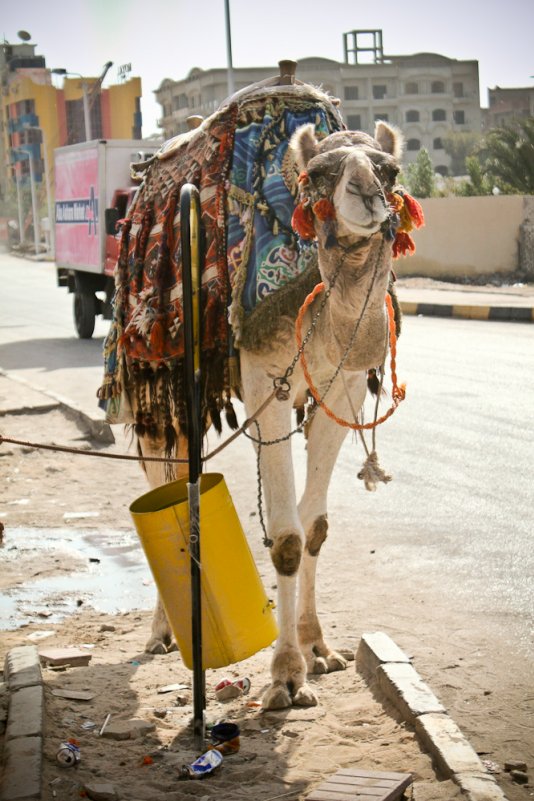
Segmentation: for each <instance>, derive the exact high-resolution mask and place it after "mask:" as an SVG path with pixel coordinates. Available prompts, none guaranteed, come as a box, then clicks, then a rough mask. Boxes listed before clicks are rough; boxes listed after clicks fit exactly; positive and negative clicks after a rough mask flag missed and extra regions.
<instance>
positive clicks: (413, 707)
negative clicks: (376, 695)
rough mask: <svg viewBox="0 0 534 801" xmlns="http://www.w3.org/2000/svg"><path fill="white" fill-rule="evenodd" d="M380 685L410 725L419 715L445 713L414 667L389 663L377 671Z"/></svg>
mask: <svg viewBox="0 0 534 801" xmlns="http://www.w3.org/2000/svg"><path fill="white" fill-rule="evenodd" d="M376 676H377V678H378V684H379V686H380V688H381V690H382V691H383V692H384V694H385V695H386V696H387V697H388V698H389V700H390V701H392V702H393V703H394V704H395V706H396V707H397V709H398V710H399V711H400V712H401V714H402V715H403V716H404V718H405V719H406V720H407V721H408V722H409V723H412V724H413V723H415V720H416V718H418V717H419V715H424V714H429V713H432V712H445V707H444V706H442V704H441V703H440V702H439V701H438V699H437V698H436V696H435V695H434V693H433V692H432V690H431V689H430V687H428V686H427V685H426V684H425V683H424V681H422V679H421V678H420V676H419V675H418V673H417V671H416V670H415V669H414V667H413V665H410V664H404V663H391V662H390V663H387V664H384V665H381V666H380V667H379V668H378V669H377V671H376Z"/></svg>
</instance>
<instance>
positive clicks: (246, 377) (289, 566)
mask: <svg viewBox="0 0 534 801" xmlns="http://www.w3.org/2000/svg"><path fill="white" fill-rule="evenodd" d="M241 371H242V376H243V386H244V387H245V397H244V400H245V407H246V411H247V414H248V415H251V414H252V413H253V412H255V411H256V409H257V408H258V407H259V406H260V404H261V403H262V402H263V401H264V400H265V398H266V397H267V396H268V395H269V394H270V392H271V391H272V381H271V380H270V379H269V378H268V377H267V375H266V372H267V371H266V370H261V369H259V368H258V365H257V363H256V364H253V363H252V362H251V361H250V358H249V356H248V354H247V353H246V352H242V353H241ZM291 409H292V399H289V400H286V401H278V400H273V401H272V402H271V404H270V406H269V407H268V408H267V409H266V410H265V411H264V412H263V413H262V415H261V418H260V420H259V425H260V432H261V439H262V440H263V441H270V440H275V439H278V438H282V439H283V438H284V437H287V434H288V433H289V430H290V424H291ZM251 432H252V433H253V434H256V433H257V432H256V430H255V427H254V426H252V428H251ZM260 469H261V476H262V482H263V492H264V498H265V507H266V513H267V523H268V536H269V538H270V539H271V540H272V547H271V559H272V562H273V564H274V567H275V569H276V573H277V584H278V603H277V612H278V627H279V636H278V640H277V642H276V647H275V652H274V656H273V660H272V664H271V676H272V684H271V686H270V687H269V689H268V690H267V691H266V693H265V695H264V696H263V706H264V708H266V709H283V708H284V707H288V706H291V705H292V704H294V705H299V706H312V705H315V704H316V703H317V698H316V696H315V695H314V693H313V692H312V690H311V689H310V687H309V686H308V685H307V684H306V664H305V662H304V659H303V657H302V654H301V652H300V648H299V644H298V638H297V627H296V582H297V573H298V569H299V565H300V560H301V556H302V541H303V532H302V526H301V524H300V519H299V516H298V513H297V504H296V498H295V485H294V479H293V464H292V459H291V444H290V441H289V440H288V439H284V440H283V441H282V442H280V443H278V444H276V445H269V446H263V447H262V448H261V461H260Z"/></svg>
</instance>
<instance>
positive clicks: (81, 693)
mask: <svg viewBox="0 0 534 801" xmlns="http://www.w3.org/2000/svg"><path fill="white" fill-rule="evenodd" d="M52 695H55V696H56V697H57V698H68V699H69V700H70V701H92V700H93V698H94V697H95V694H94V693H92V692H90V691H89V690H61V689H59V690H52Z"/></svg>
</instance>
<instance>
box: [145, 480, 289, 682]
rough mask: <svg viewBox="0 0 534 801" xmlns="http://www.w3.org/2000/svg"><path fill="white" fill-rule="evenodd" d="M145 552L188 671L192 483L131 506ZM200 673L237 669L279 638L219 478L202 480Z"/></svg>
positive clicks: (170, 487) (156, 492) (180, 483)
mask: <svg viewBox="0 0 534 801" xmlns="http://www.w3.org/2000/svg"><path fill="white" fill-rule="evenodd" d="M130 514H131V516H132V518H133V521H134V524H135V527H136V529H137V533H138V535H139V538H140V540H141V544H142V546H143V549H144V551H145V554H146V557H147V560H148V563H149V565H150V569H151V571H152V574H153V576H154V580H155V582H156V585H157V588H158V590H159V593H160V596H161V599H162V601H163V605H164V606H165V610H166V612H167V617H168V619H169V623H170V625H171V628H172V631H173V633H174V636H175V637H176V642H177V643H178V646H179V648H180V652H181V654H182V658H183V660H184V663H185V664H186V666H187V667H188V668H190V669H192V667H193V659H192V645H191V561H190V556H189V547H188V543H189V504H188V500H187V480H186V479H180V480H179V481H173V482H171V483H169V484H164V485H163V486H162V487H158V488H157V489H155V490H151V491H150V492H147V493H146V494H145V495H142V496H141V497H140V498H138V499H137V500H136V501H134V502H133V503H132V504H131V506H130ZM200 549H201V564H202V567H201V576H202V666H203V668H204V669H206V668H218V667H224V666H225V665H230V664H232V663H234V662H240V661H241V660H243V659H246V658H247V657H249V656H252V654H255V653H256V652H257V651H259V650H260V649H261V648H265V647H266V646H267V645H270V644H271V643H272V642H273V640H275V639H276V637H277V635H278V629H277V626H276V621H275V617H274V615H273V612H272V603H271V602H270V601H269V600H268V598H267V595H266V594H265V590H264V588H263V584H262V582H261V578H260V575H259V573H258V570H257V568H256V564H255V562H254V559H253V557H252V554H251V552H250V548H249V546H248V543H247V540H246V538H245V534H244V532H243V529H242V527H241V523H240V522H239V518H238V516H237V512H236V510H235V508H234V505H233V502H232V498H231V497H230V493H229V492H228V488H227V486H226V483H225V481H224V477H223V476H222V475H221V474H220V473H204V474H202V475H201V477H200Z"/></svg>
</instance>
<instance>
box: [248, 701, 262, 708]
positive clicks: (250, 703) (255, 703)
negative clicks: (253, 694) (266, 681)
mask: <svg viewBox="0 0 534 801" xmlns="http://www.w3.org/2000/svg"><path fill="white" fill-rule="evenodd" d="M246 705H247V706H248V708H249V709H258V708H259V707H260V706H261V703H260V701H247V704H246Z"/></svg>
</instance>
